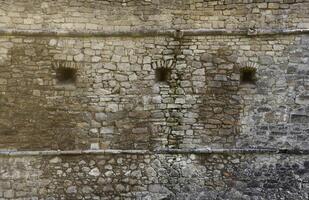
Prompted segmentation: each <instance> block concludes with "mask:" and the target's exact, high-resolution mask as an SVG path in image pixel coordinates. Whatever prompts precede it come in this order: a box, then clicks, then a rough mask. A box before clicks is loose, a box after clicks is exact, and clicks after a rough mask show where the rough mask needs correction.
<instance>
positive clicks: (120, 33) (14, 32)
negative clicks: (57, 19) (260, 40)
mask: <svg viewBox="0 0 309 200" xmlns="http://www.w3.org/2000/svg"><path fill="white" fill-rule="evenodd" d="M292 34H309V29H254V30H253V29H235V30H230V29H184V30H175V29H166V30H156V29H132V30H114V31H104V30H102V31H66V30H23V29H0V36H31V37H150V36H153V37H155V36H169V37H177V38H181V37H183V36H208V35H213V36H216V35H218V36H220V35H243V36H263V35H292Z"/></svg>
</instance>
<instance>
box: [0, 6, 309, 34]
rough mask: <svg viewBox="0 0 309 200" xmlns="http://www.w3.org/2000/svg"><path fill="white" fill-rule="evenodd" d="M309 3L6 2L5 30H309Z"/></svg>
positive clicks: (2, 12) (1, 13) (1, 10)
mask: <svg viewBox="0 0 309 200" xmlns="http://www.w3.org/2000/svg"><path fill="white" fill-rule="evenodd" d="M308 6H309V5H308V1H307V0H274V1H268V0H258V1H255V0H209V1H208V0H142V1H141V0H130V1H129V0H109V1H108V0H100V1H95V0H83V1H74V2H73V1H69V0H57V1H52V0H38V1H31V2H29V1H27V0H5V1H3V2H2V3H1V6H0V23H1V27H3V28H16V29H36V30H40V29H51V30H54V29H60V30H79V31H80V30H86V29H87V30H109V31H113V30H134V29H138V28H141V29H145V28H146V29H170V28H172V29H188V28H194V29H196V28H210V29H220V28H227V29H230V30H231V29H236V28H240V29H247V28H248V27H252V28H265V29H269V28H281V29H286V28H309V23H308V9H307V8H308Z"/></svg>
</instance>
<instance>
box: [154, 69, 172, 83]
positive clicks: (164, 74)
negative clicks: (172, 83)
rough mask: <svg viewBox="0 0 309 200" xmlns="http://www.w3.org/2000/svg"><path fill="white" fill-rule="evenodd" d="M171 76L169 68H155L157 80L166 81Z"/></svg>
mask: <svg viewBox="0 0 309 200" xmlns="http://www.w3.org/2000/svg"><path fill="white" fill-rule="evenodd" d="M170 77H171V70H170V69H167V68H157V69H156V81H157V82H167V81H168V80H169V79H170Z"/></svg>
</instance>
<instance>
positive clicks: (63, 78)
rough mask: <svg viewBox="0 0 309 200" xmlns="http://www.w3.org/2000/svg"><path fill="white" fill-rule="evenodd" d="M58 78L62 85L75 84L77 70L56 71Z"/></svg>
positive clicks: (61, 69)
mask: <svg viewBox="0 0 309 200" xmlns="http://www.w3.org/2000/svg"><path fill="white" fill-rule="evenodd" d="M56 78H57V81H58V83H60V84H71V83H75V81H76V69H73V68H65V67H60V68H58V69H57V70H56Z"/></svg>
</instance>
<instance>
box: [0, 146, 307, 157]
mask: <svg viewBox="0 0 309 200" xmlns="http://www.w3.org/2000/svg"><path fill="white" fill-rule="evenodd" d="M104 154H132V155H139V154H141V155H154V154H291V155H309V149H274V148H263V149H259V148H225V149H211V148H197V149H158V150H154V151H149V150H119V149H104V150H64V151H60V150H58V151H56V150H42V151H16V150H2V151H1V150H0V156H61V155H104Z"/></svg>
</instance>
